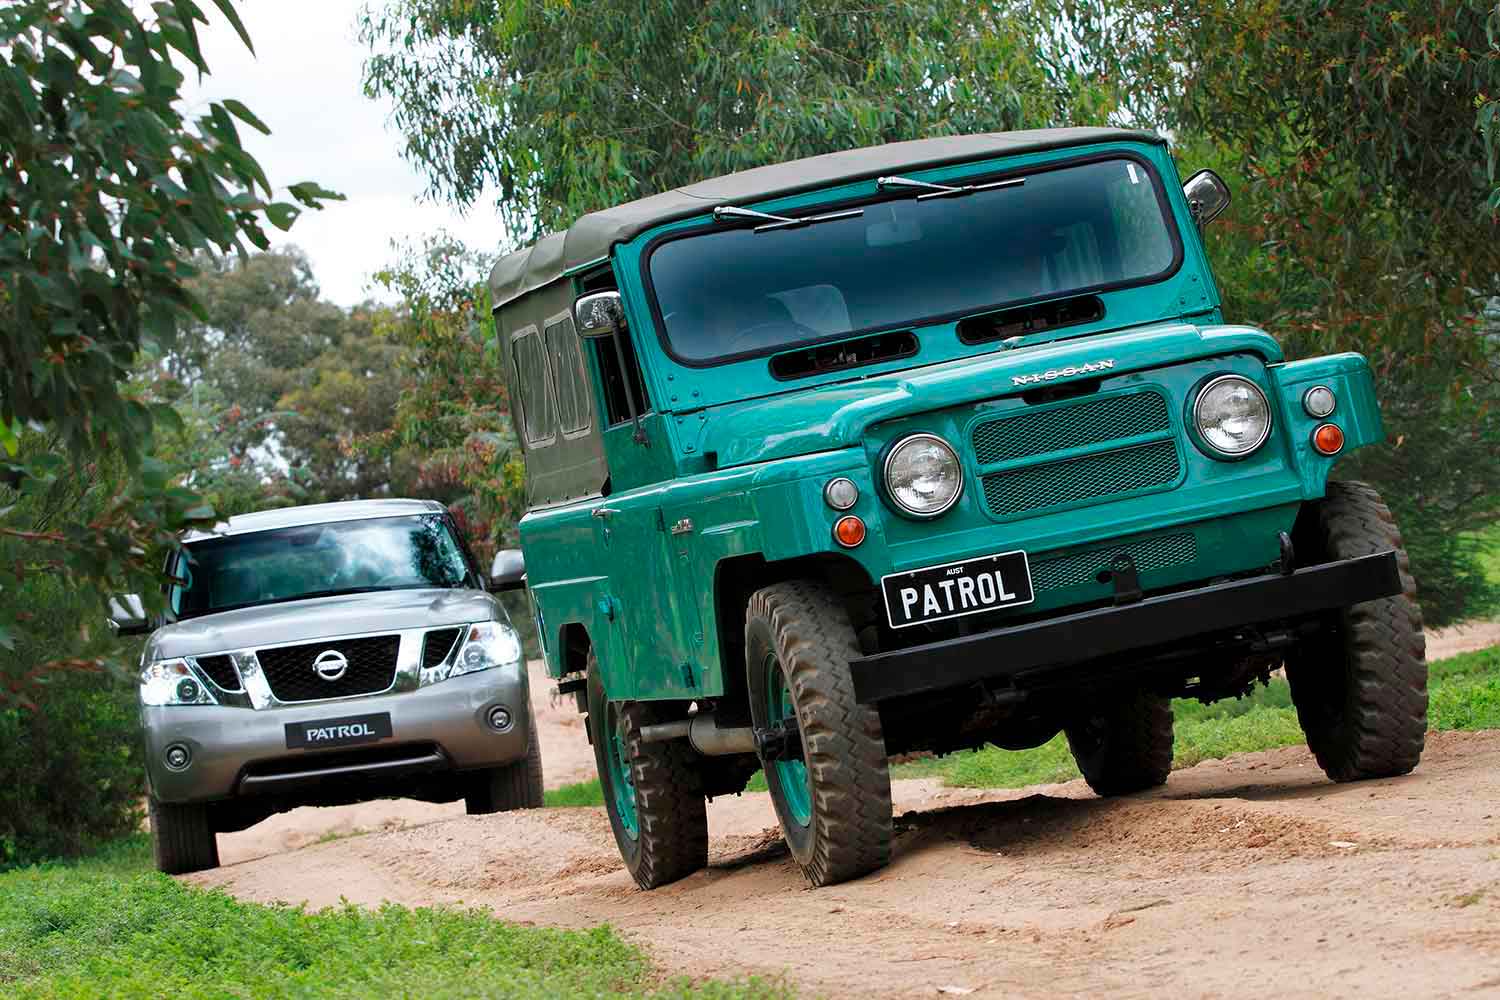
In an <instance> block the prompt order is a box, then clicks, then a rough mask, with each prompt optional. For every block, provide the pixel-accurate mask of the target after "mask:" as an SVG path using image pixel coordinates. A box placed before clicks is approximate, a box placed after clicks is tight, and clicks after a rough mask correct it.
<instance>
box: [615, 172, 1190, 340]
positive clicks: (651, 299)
mask: <svg viewBox="0 0 1500 1000" xmlns="http://www.w3.org/2000/svg"><path fill="white" fill-rule="evenodd" d="M1111 160H1128V161H1130V162H1132V163H1134V164H1135V165H1136V166H1137V167H1139V168H1141V169H1142V170H1144V171H1145V174H1146V177H1147V179H1148V180H1149V181H1150V183H1151V190H1152V192H1153V193H1154V194H1155V195H1156V202H1157V207H1158V208H1159V209H1160V210H1161V217H1162V222H1163V223H1164V224H1165V225H1166V229H1167V238H1168V240H1169V241H1170V243H1171V246H1172V259H1171V261H1170V263H1169V264H1168V265H1167V267H1166V268H1164V269H1163V270H1161V271H1157V272H1156V273H1154V274H1149V275H1145V276H1142V277H1138V278H1129V279H1125V280H1122V281H1113V282H1104V283H1100V284H1094V285H1088V286H1086V287H1081V288H1070V289H1067V290H1066V291H1060V292H1050V293H1047V294H1045V295H1034V296H1031V297H1029V298H1024V299H1010V300H1005V301H1000V302H992V303H988V304H986V305H981V306H975V307H973V308H970V309H963V310H960V311H957V312H946V313H938V314H934V315H929V316H914V317H911V318H909V319H904V320H900V321H896V322H889V323H877V324H873V325H870V326H865V327H860V328H857V329H852V330H847V331H844V332H843V333H836V334H830V335H828V336H825V337H813V338H807V339H805V340H798V341H788V342H787V343H785V344H778V345H776V346H774V347H768V348H756V349H752V350H749V351H741V352H739V353H737V354H725V355H719V356H717V357H713V358H707V359H703V358H689V357H686V356H684V355H681V354H679V353H678V352H677V350H676V348H675V347H674V346H673V344H672V341H671V338H670V337H669V336H668V335H667V327H666V321H665V318H664V316H663V313H662V308H661V303H660V301H659V300H658V298H657V294H656V285H655V281H654V279H653V277H652V274H651V262H652V259H653V257H654V256H655V255H656V251H657V250H658V249H660V248H661V247H662V246H664V245H666V244H668V243H673V242H676V241H677V240H684V239H692V238H694V237H697V236H702V235H705V234H708V233H722V232H727V231H729V229H730V227H726V226H725V225H724V224H723V223H715V222H714V221H712V219H711V218H710V219H709V220H708V221H706V222H702V223H699V224H698V225H693V226H688V227H685V228H681V229H674V230H669V231H667V232H664V233H660V234H658V235H657V236H654V237H652V238H651V239H650V240H649V241H648V242H647V243H646V245H645V247H644V248H643V250H642V252H641V257H640V278H641V285H642V288H643V289H644V290H645V293H646V302H647V304H648V306H649V308H650V312H651V321H652V324H653V325H654V326H655V328H656V338H657V341H658V343H659V344H660V345H661V349H662V351H663V352H664V353H665V354H666V356H667V357H668V358H670V359H671V360H672V361H673V362H674V363H676V364H679V365H682V366H683V367H684V368H694V369H705V368H718V367H721V366H724V365H729V364H735V363H738V362H741V361H751V360H755V359H757V358H769V357H771V356H773V355H777V354H783V353H785V352H787V351H795V350H801V349H803V348H808V347H816V346H818V345H819V344H832V343H837V342H839V341H842V340H850V339H853V338H855V337H863V336H868V335H870V334H876V333H887V332H893V331H897V330H912V331H917V330H919V329H921V328H922V327H929V326H936V325H939V324H942V323H951V322H956V321H957V320H960V319H962V318H964V317H966V316H978V315H982V314H984V313H988V312H995V311H997V310H1001V309H1011V308H1016V307H1020V306H1026V305H1031V304H1033V303H1037V302H1047V301H1050V300H1053V299H1062V298H1072V297H1074V296H1081V295H1099V294H1103V293H1107V292H1114V291H1120V290H1121V289H1126V288H1140V287H1143V286H1146V285H1153V284H1157V283H1160V282H1163V281H1167V280H1169V279H1170V278H1172V277H1174V276H1175V275H1176V274H1177V273H1178V272H1179V271H1181V270H1182V267H1183V265H1184V263H1185V262H1186V259H1187V248H1186V244H1185V243H1184V240H1183V237H1182V231H1181V228H1180V226H1179V221H1178V218H1177V214H1176V212H1175V211H1174V210H1173V207H1172V201H1171V198H1170V197H1169V195H1168V192H1167V188H1166V185H1165V183H1164V182H1163V181H1162V177H1161V172H1160V171H1159V170H1158V169H1157V166H1156V164H1155V163H1153V162H1152V161H1151V160H1150V159H1148V158H1147V157H1145V156H1144V155H1142V154H1141V153H1139V152H1136V151H1135V150H1131V149H1118V148H1116V149H1108V150H1099V151H1096V152H1090V153H1085V154H1083V155H1077V156H1068V157H1065V158H1062V159H1057V160H1051V161H1047V162H1044V163H1032V164H1028V165H1015V166H1003V167H998V168H996V169H992V170H984V171H979V172H976V173H972V174H958V175H956V176H954V177H950V178H948V180H950V181H954V182H957V183H960V184H988V183H991V182H995V181H1003V180H1009V179H1011V178H1014V177H1035V176H1037V175H1039V174H1045V173H1052V172H1054V171H1058V170H1066V169H1068V168H1070V167H1081V166H1087V165H1089V164H1092V163H1104V162H1109V161H1111ZM952 166H963V165H952ZM932 169H937V168H921V169H915V170H909V171H906V173H907V174H908V175H913V174H916V175H920V174H925V173H928V172H929V171H930V170H932ZM861 180H864V181H873V180H874V178H873V177H867V178H850V179H849V181H850V182H858V181H861ZM1020 190H1024V188H1022V189H1020ZM976 193H978V192H976ZM973 196H974V195H973V194H970V195H965V196H963V197H973ZM912 197H913V195H912V193H911V192H907V191H896V192H881V191H878V190H877V191H876V192H875V193H873V194H869V195H861V196H858V197H853V198H842V199H838V200H835V201H822V202H814V203H812V204H808V205H800V206H798V207H797V208H795V209H780V210H777V212H776V214H778V215H785V216H788V217H791V218H803V217H805V216H810V215H821V214H824V213H828V212H836V211H841V210H843V209H849V208H867V207H869V206H872V205H881V204H885V203H888V202H899V201H909V200H911V198H912ZM741 207H750V206H741ZM758 210H763V211H769V210H767V209H758ZM733 228H744V227H733ZM794 231H808V232H816V231H817V228H816V226H814V227H812V228H811V229H809V230H794ZM765 235H767V236H772V237H774V236H775V234H771V233H768V234H765ZM1106 309H1107V307H1106Z"/></svg>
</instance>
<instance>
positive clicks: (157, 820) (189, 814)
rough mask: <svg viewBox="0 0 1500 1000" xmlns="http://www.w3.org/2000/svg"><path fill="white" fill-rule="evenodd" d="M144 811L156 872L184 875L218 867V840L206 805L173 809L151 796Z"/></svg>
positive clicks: (183, 806)
mask: <svg viewBox="0 0 1500 1000" xmlns="http://www.w3.org/2000/svg"><path fill="white" fill-rule="evenodd" d="M147 811H148V812H149V814H150V818H151V848H152V853H153V854H154V855H155V857H156V868H157V870H158V871H162V872H165V873H167V874H168V875H185V874H187V873H188V872H201V871H206V870H207V869H210V868H217V867H219V840H218V836H217V834H216V833H215V832H214V827H213V820H212V817H211V816H210V815H209V807H208V806H207V805H206V804H203V803H193V804H188V805H172V804H170V803H166V802H158V801H156V798H155V797H154V796H153V797H150V798H149V799H148V802H147Z"/></svg>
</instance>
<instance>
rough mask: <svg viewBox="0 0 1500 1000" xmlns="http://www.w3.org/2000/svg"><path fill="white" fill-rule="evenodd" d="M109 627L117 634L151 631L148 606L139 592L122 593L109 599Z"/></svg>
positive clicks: (137, 633)
mask: <svg viewBox="0 0 1500 1000" xmlns="http://www.w3.org/2000/svg"><path fill="white" fill-rule="evenodd" d="M109 627H110V628H112V629H114V630H115V634H116V635H145V634H146V633H147V632H150V631H151V621H150V619H148V618H147V617H146V606H145V605H144V604H142V603H141V597H140V595H139V594H121V595H120V596H119V597H111V598H110V599H109Z"/></svg>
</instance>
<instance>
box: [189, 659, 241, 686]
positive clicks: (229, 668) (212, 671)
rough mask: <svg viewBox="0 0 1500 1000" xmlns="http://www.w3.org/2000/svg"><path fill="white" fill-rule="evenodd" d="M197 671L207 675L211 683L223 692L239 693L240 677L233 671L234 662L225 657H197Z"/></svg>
mask: <svg viewBox="0 0 1500 1000" xmlns="http://www.w3.org/2000/svg"><path fill="white" fill-rule="evenodd" d="M195 659H196V660H197V661H198V669H199V670H202V671H203V672H204V673H205V674H207V675H208V679H209V680H211V681H213V682H214V683H215V684H217V685H219V687H221V688H223V689H224V690H225V691H239V690H241V686H240V675H239V673H237V672H236V671H235V669H234V661H233V660H231V659H230V658H229V657H227V656H199V657H195Z"/></svg>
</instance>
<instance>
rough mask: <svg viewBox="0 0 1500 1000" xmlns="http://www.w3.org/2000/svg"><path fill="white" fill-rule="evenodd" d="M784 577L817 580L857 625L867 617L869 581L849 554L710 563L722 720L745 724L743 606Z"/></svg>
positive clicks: (747, 711) (747, 701) (738, 558)
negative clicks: (836, 596) (720, 685)
mask: <svg viewBox="0 0 1500 1000" xmlns="http://www.w3.org/2000/svg"><path fill="white" fill-rule="evenodd" d="M785 580H818V581H820V582H822V583H824V584H826V585H827V586H828V587H829V589H831V590H832V591H833V592H834V593H836V594H838V595H839V596H840V597H841V598H842V599H843V601H844V604H845V606H846V608H848V610H849V617H850V620H851V621H853V622H855V624H856V628H860V627H861V626H862V625H863V624H864V623H865V622H866V621H867V620H868V619H869V617H870V615H871V613H872V612H871V611H870V609H869V607H867V605H869V604H870V602H871V595H872V594H873V592H874V583H873V581H872V580H871V579H870V575H869V573H868V572H867V571H866V570H865V568H864V567H863V566H861V565H860V564H859V562H858V561H856V560H855V559H852V558H850V557H849V556H847V555H844V554H842V553H839V552H820V553H814V554H811V555H805V556H797V557H795V558H792V559H779V560H774V561H767V559H766V558H765V556H764V555H763V554H762V553H759V552H755V553H749V554H747V555H739V556H731V557H729V558H726V559H721V560H720V561H719V562H718V564H717V565H716V566H715V567H714V592H713V602H714V603H713V612H714V628H715V631H716V633H717V638H718V648H719V670H720V672H721V675H722V677H723V682H724V693H723V695H722V697H721V699H720V705H719V717H720V718H721V719H723V720H725V722H726V724H727V723H729V722H730V720H732V721H733V724H734V725H749V724H750V721H749V720H750V696H749V691H748V690H747V688H746V678H745V670H744V664H745V611H746V609H747V608H749V606H750V597H751V595H752V594H754V593H755V592H756V591H757V590H760V589H761V588H762V587H768V586H770V585H771V584H773V583H781V582H782V581H785Z"/></svg>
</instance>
